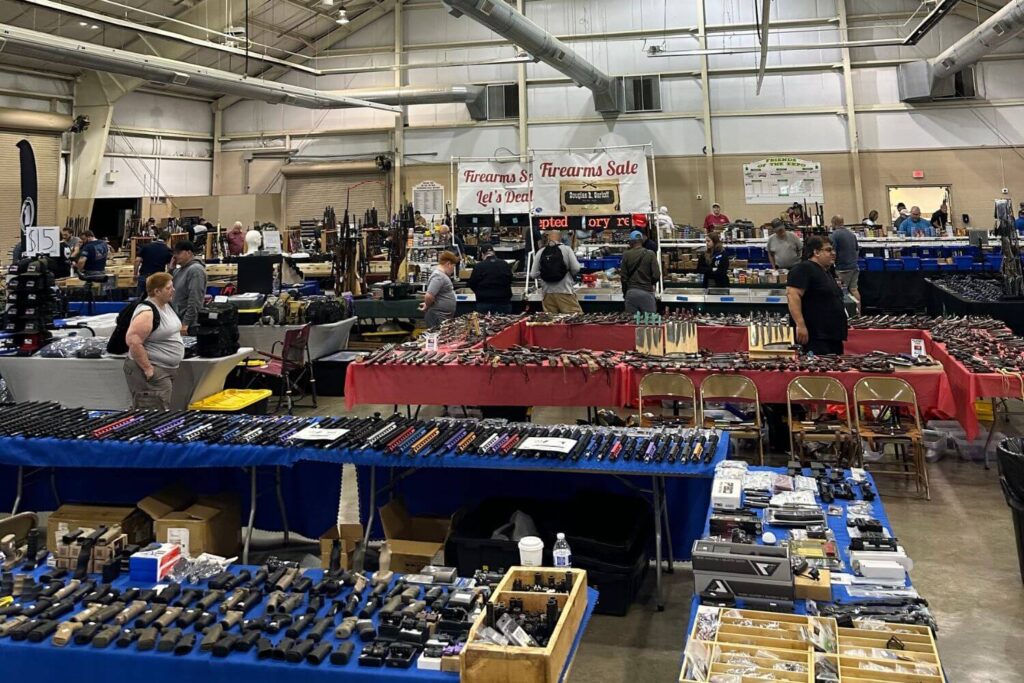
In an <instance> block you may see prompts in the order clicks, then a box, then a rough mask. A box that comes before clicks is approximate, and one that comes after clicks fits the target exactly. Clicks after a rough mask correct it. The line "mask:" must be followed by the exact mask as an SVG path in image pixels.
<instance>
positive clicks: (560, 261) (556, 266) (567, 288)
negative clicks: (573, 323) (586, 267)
mask: <svg viewBox="0 0 1024 683" xmlns="http://www.w3.org/2000/svg"><path fill="white" fill-rule="evenodd" d="M579 272H580V262H579V261H577V260H576V254H574V253H573V251H572V249H570V248H569V247H568V246H566V245H564V244H562V233H560V232H559V231H558V230H552V231H550V232H549V233H548V241H547V245H546V246H544V247H541V249H540V251H538V252H537V253H536V255H535V256H534V258H533V267H532V268H531V269H530V277H533V278H537V279H538V280H539V281H540V289H541V291H542V292H543V293H544V312H545V313H582V312H583V309H582V308H581V307H580V302H579V300H578V299H577V298H576V288H575V287H574V286H573V279H574V278H575V277H576V275H577V274H579Z"/></svg>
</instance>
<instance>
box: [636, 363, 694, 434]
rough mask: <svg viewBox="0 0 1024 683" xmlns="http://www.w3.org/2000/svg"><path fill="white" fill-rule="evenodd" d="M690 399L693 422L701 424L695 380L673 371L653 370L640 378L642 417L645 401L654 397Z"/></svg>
mask: <svg viewBox="0 0 1024 683" xmlns="http://www.w3.org/2000/svg"><path fill="white" fill-rule="evenodd" d="M666 398H667V399H672V400H677V399H681V398H682V399H689V400H690V401H691V402H692V403H693V422H694V424H695V425H699V424H701V417H700V402H699V401H698V400H697V390H696V389H695V388H694V386H693V380H691V379H690V378H689V377H687V376H686V375H683V374H680V373H673V372H652V373H650V374H649V375H644V378H643V379H641V380H640V401H639V411H640V419H641V420H643V416H644V401H648V402H650V400H652V399H666Z"/></svg>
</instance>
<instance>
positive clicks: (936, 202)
mask: <svg viewBox="0 0 1024 683" xmlns="http://www.w3.org/2000/svg"><path fill="white" fill-rule="evenodd" d="M888 189H889V225H891V226H894V224H895V223H896V219H897V217H898V216H899V215H900V212H899V209H897V208H896V207H897V205H899V204H900V203H902V204H904V205H906V207H907V212H908V213H909V212H910V209H911V207H914V206H918V207H920V208H921V217H922V218H924V219H926V220H931V217H932V214H933V213H935V212H936V211H938V209H939V207H940V206H942V204H943V202H945V203H946V204H947V205H948V206H949V211H948V212H947V213H948V214H949V224H950V225H953V208H952V207H953V202H952V195H951V194H950V186H949V185H911V186H907V187H898V186H893V185H889V186H888Z"/></svg>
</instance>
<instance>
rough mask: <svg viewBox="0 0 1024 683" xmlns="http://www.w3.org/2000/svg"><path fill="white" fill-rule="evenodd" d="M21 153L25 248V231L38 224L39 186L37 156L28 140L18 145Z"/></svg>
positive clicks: (22, 224) (22, 241) (22, 217)
mask: <svg viewBox="0 0 1024 683" xmlns="http://www.w3.org/2000/svg"><path fill="white" fill-rule="evenodd" d="M18 151H19V152H20V153H21V221H20V222H21V246H22V247H24V246H25V229H26V228H31V227H32V226H34V225H35V224H36V207H37V206H38V204H37V202H38V201H39V185H38V183H37V181H36V155H35V153H34V152H33V151H32V145H31V144H29V141H28V140H22V141H21V142H19V143H18Z"/></svg>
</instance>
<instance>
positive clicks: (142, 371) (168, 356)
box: [124, 273, 185, 410]
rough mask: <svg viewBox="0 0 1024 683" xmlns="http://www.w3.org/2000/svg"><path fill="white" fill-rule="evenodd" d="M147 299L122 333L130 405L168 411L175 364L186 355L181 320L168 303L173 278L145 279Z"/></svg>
mask: <svg viewBox="0 0 1024 683" xmlns="http://www.w3.org/2000/svg"><path fill="white" fill-rule="evenodd" d="M146 295H147V296H148V298H147V299H145V300H143V301H140V302H139V303H138V304H137V305H136V307H135V311H134V312H133V313H132V321H131V324H130V325H129V326H128V331H127V333H126V334H125V342H126V343H127V344H128V358H126V359H125V361H124V376H125V379H126V380H127V381H128V390H129V391H130V392H131V395H132V408H135V409H137V410H139V409H149V410H170V409H171V393H172V392H173V390H174V379H175V377H176V376H177V374H178V366H180V365H181V361H182V359H183V358H184V357H185V344H184V343H183V342H182V340H181V327H182V325H181V320H179V319H178V315H177V314H176V313H175V312H174V308H173V307H172V306H171V300H172V299H173V298H174V280H173V278H171V276H170V275H169V274H168V273H155V274H153V275H150V276H149V278H147V279H146Z"/></svg>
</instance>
